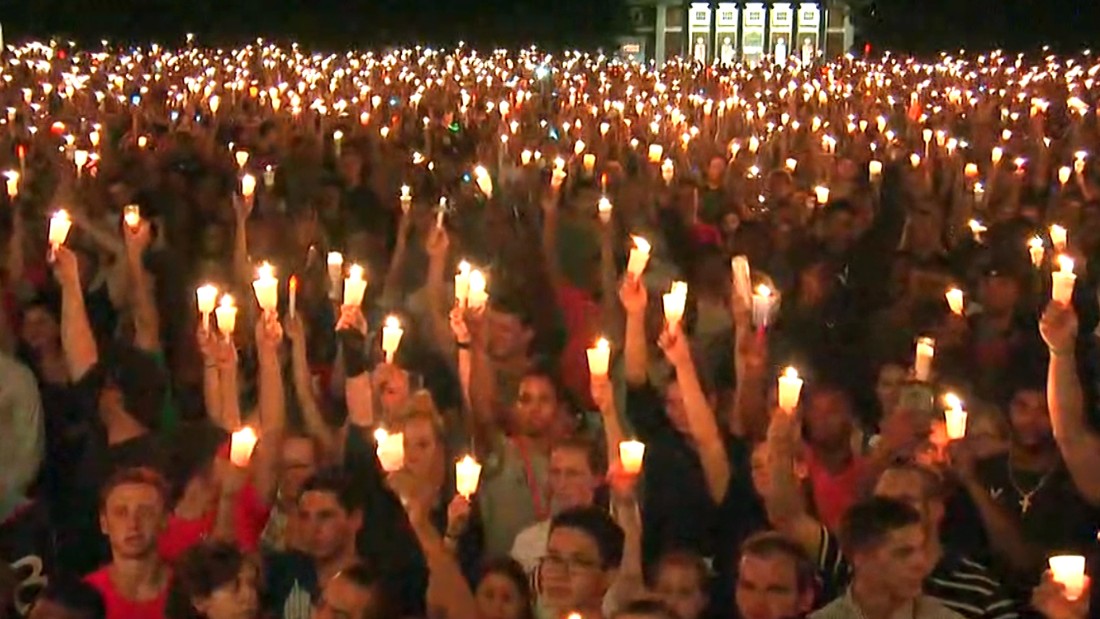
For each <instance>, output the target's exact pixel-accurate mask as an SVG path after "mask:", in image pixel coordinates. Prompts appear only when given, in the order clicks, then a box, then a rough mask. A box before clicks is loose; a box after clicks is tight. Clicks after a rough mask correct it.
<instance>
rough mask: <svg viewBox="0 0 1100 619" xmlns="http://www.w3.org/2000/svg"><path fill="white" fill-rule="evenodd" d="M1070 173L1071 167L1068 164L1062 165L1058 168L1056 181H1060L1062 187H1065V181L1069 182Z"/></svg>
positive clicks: (1071, 171)
mask: <svg viewBox="0 0 1100 619" xmlns="http://www.w3.org/2000/svg"><path fill="white" fill-rule="evenodd" d="M1072 175H1073V168H1071V167H1069V166H1062V167H1060V168H1058V182H1059V183H1061V185H1062V186H1063V187H1065V185H1066V183H1068V182H1069V179H1070V176H1072Z"/></svg>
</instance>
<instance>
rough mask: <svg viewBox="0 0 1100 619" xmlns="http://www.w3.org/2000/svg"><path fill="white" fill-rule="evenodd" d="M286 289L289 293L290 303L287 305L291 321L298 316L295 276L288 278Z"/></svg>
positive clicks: (296, 279)
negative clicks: (287, 288)
mask: <svg viewBox="0 0 1100 619" xmlns="http://www.w3.org/2000/svg"><path fill="white" fill-rule="evenodd" d="M288 287H289V291H290V303H289V310H290V317H291V318H292V319H293V318H294V317H295V316H297V315H298V276H297V275H291V276H290V283H289V284H288Z"/></svg>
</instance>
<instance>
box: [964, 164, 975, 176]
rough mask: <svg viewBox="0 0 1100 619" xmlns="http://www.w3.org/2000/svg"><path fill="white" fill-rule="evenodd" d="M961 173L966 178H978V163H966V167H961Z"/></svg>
mask: <svg viewBox="0 0 1100 619" xmlns="http://www.w3.org/2000/svg"><path fill="white" fill-rule="evenodd" d="M963 174H964V175H965V176H966V178H969V179H971V180H973V179H975V178H978V164H976V163H968V164H966V167H965V168H963Z"/></svg>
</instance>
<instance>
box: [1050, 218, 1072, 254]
mask: <svg viewBox="0 0 1100 619" xmlns="http://www.w3.org/2000/svg"><path fill="white" fill-rule="evenodd" d="M1068 236H1069V233H1068V231H1067V230H1066V229H1065V227H1063V226H1059V225H1058V224H1054V225H1052V226H1051V227H1050V244H1051V245H1053V246H1054V251H1056V252H1063V251H1066V240H1067V237H1068Z"/></svg>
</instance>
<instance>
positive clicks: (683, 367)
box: [660, 326, 731, 503]
mask: <svg viewBox="0 0 1100 619" xmlns="http://www.w3.org/2000/svg"><path fill="white" fill-rule="evenodd" d="M660 345H661V350H663V351H664V353H665V356H666V357H668V361H669V363H671V364H672V366H673V367H674V368H675V369H676V384H677V385H679V387H680V394H681V396H682V397H683V400H684V411H685V413H686V414H687V420H688V429H689V431H690V432H691V438H692V440H693V441H694V442H695V445H696V448H697V449H698V450H699V460H700V461H701V463H702V465H703V473H704V475H705V476H706V481H707V489H708V490H709V491H710V498H711V499H712V500H713V501H714V502H715V503H721V502H722V501H723V500H724V499H725V498H726V492H727V490H728V489H729V482H730V475H731V471H730V461H729V455H728V454H727V453H726V446H725V443H723V442H722V435H721V433H720V432H719V431H718V423H717V421H716V420H715V417H714V411H713V410H712V409H711V407H710V403H709V402H707V396H706V394H705V393H704V392H703V387H702V385H701V384H700V383H699V376H698V374H697V373H696V371H695V361H694V360H692V358H691V348H690V346H689V345H688V339H687V336H686V335H684V334H683V332H682V331H680V328H679V326H676V327H673V329H672V331H671V332H670V331H665V332H664V333H663V334H661V339H660Z"/></svg>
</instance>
